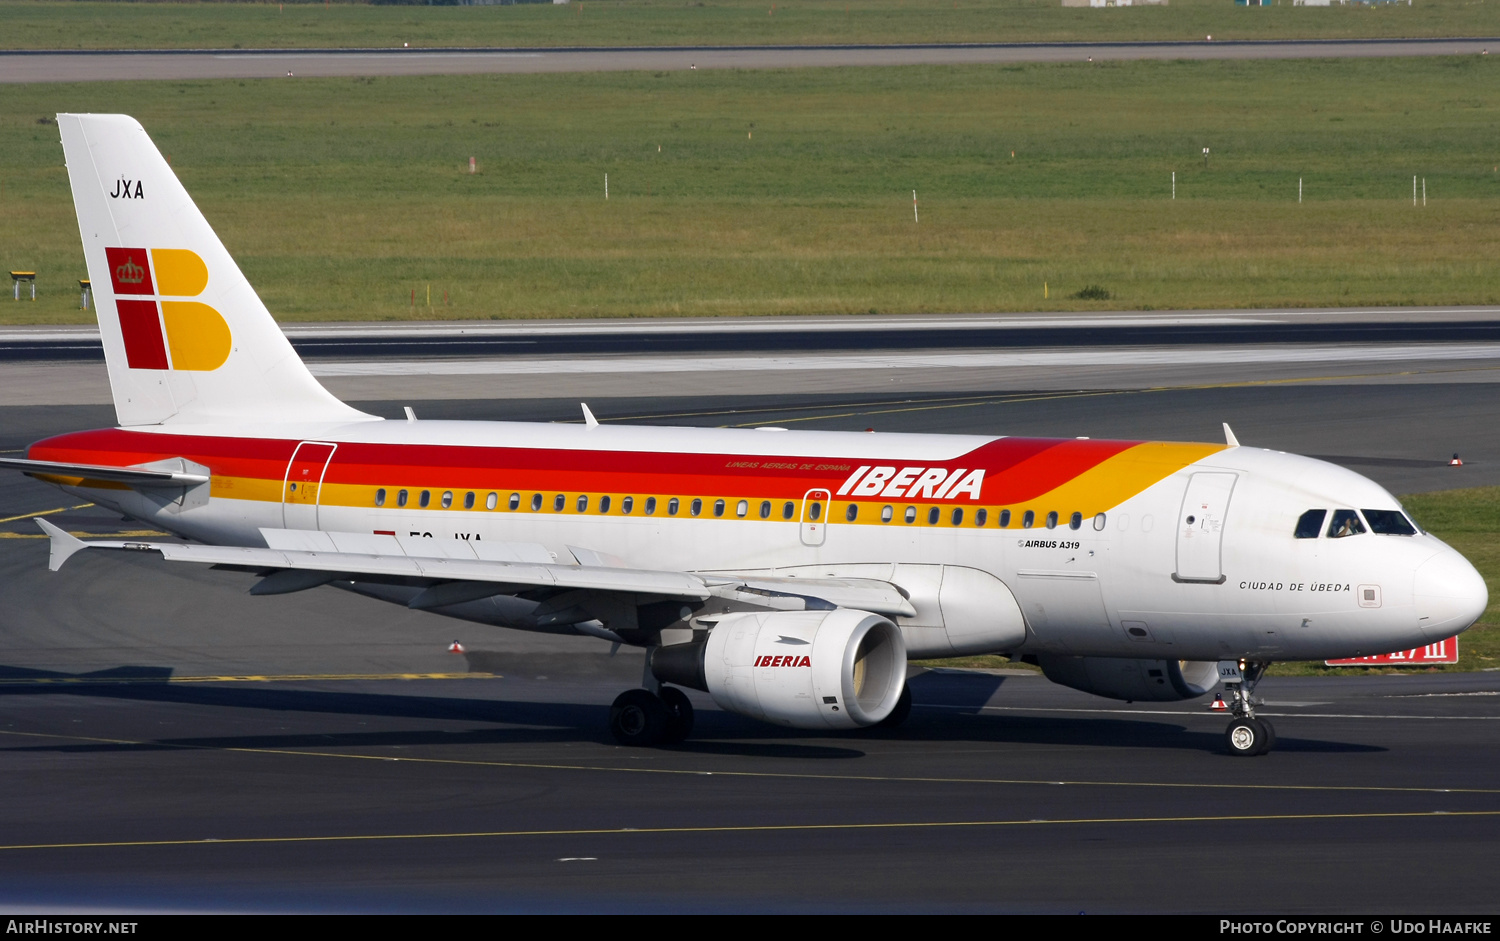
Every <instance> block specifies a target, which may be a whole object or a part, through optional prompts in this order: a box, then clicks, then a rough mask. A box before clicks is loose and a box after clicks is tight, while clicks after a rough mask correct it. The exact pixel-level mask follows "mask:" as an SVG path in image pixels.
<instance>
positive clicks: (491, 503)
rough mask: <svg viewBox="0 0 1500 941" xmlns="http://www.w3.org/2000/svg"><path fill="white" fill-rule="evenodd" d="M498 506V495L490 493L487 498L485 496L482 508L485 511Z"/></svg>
mask: <svg viewBox="0 0 1500 941" xmlns="http://www.w3.org/2000/svg"><path fill="white" fill-rule="evenodd" d="M499 505H500V495H499V494H498V493H491V494H490V495H489V496H487V497H485V498H484V508H485V509H486V510H493V509H494V508H495V507H497V506H499Z"/></svg>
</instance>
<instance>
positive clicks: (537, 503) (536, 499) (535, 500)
mask: <svg viewBox="0 0 1500 941" xmlns="http://www.w3.org/2000/svg"><path fill="white" fill-rule="evenodd" d="M541 508H542V495H541V494H539V493H533V494H532V495H531V512H533V513H535V512H536V511H537V510H540V509H541Z"/></svg>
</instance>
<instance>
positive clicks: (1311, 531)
mask: <svg viewBox="0 0 1500 941" xmlns="http://www.w3.org/2000/svg"><path fill="white" fill-rule="evenodd" d="M1327 515H1328V511H1327V510H1308V511H1307V512H1306V513H1303V514H1302V515H1301V516H1299V517H1297V530H1296V532H1294V533H1292V536H1293V537H1294V538H1296V539H1317V538H1318V533H1320V532H1322V531H1323V519H1324V517H1326V516H1327Z"/></svg>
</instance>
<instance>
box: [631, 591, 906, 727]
mask: <svg viewBox="0 0 1500 941" xmlns="http://www.w3.org/2000/svg"><path fill="white" fill-rule="evenodd" d="M651 671H652V673H653V674H654V675H655V676H656V678H657V679H659V680H661V681H662V682H664V683H675V684H677V685H678V686H687V687H690V688H692V689H701V690H703V691H705V692H707V693H708V694H709V695H711V696H713V698H714V702H716V703H718V704H719V706H720V708H722V709H725V710H727V711H729V712H734V713H738V714H739V715H743V716H750V717H751V718H754V719H761V720H764V721H766V722H773V723H775V724H777V725H785V726H790V727H792V728H797V729H852V728H858V727H860V726H866V725H874V724H875V723H877V722H879V721H880V720H881V719H884V718H885V717H886V716H888V715H890V714H891V710H893V709H895V708H896V701H897V700H898V699H900V698H901V691H902V689H903V688H904V687H905V685H906V645H905V644H904V643H903V642H902V639H901V631H900V630H899V629H898V628H897V627H896V626H895V625H894V624H892V623H891V622H890V621H888V620H886V619H885V618H883V617H881V616H880V615H878V614H871V613H869V612H868V611H854V610H850V609H847V608H839V609H836V610H834V611H770V612H763V613H744V614H731V615H727V616H725V617H724V618H722V619H721V620H720V621H719V622H718V624H717V625H715V626H714V628H713V630H711V631H710V632H709V634H708V639H707V640H704V641H699V642H697V643H691V644H676V645H673V646H670V647H659V648H657V649H656V650H655V651H654V652H653V653H652V657H651Z"/></svg>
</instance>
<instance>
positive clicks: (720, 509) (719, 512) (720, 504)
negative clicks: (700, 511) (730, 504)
mask: <svg viewBox="0 0 1500 941" xmlns="http://www.w3.org/2000/svg"><path fill="white" fill-rule="evenodd" d="M723 515H724V501H723V500H715V501H714V516H723Z"/></svg>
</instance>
